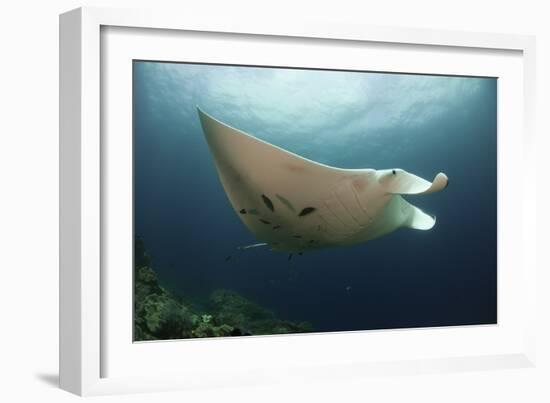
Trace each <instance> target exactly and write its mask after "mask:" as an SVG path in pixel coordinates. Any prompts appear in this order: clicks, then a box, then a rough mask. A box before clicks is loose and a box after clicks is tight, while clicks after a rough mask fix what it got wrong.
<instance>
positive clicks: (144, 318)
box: [133, 61, 497, 341]
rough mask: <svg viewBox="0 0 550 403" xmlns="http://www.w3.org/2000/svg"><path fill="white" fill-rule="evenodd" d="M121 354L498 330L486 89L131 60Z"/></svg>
mask: <svg viewBox="0 0 550 403" xmlns="http://www.w3.org/2000/svg"><path fill="white" fill-rule="evenodd" d="M133 153H134V167H133V168H134V178H133V181H134V183H133V185H134V206H133V207H134V234H135V248H134V341H146V340H168V339H189V338H202V337H234V336H257V335H277V334H290V333H308V332H315V333H319V332H337V331H365V330H375V329H400V328H418V327H437V326H458V325H483V324H495V323H497V79H496V78H487V77H462V76H460V77H459V76H441V75H420V74H398V73H383V72H362V71H335V70H321V69H318V70H317V69H299V68H282V67H252V66H232V65H212V64H197V63H170V62H157V61H134V62H133Z"/></svg>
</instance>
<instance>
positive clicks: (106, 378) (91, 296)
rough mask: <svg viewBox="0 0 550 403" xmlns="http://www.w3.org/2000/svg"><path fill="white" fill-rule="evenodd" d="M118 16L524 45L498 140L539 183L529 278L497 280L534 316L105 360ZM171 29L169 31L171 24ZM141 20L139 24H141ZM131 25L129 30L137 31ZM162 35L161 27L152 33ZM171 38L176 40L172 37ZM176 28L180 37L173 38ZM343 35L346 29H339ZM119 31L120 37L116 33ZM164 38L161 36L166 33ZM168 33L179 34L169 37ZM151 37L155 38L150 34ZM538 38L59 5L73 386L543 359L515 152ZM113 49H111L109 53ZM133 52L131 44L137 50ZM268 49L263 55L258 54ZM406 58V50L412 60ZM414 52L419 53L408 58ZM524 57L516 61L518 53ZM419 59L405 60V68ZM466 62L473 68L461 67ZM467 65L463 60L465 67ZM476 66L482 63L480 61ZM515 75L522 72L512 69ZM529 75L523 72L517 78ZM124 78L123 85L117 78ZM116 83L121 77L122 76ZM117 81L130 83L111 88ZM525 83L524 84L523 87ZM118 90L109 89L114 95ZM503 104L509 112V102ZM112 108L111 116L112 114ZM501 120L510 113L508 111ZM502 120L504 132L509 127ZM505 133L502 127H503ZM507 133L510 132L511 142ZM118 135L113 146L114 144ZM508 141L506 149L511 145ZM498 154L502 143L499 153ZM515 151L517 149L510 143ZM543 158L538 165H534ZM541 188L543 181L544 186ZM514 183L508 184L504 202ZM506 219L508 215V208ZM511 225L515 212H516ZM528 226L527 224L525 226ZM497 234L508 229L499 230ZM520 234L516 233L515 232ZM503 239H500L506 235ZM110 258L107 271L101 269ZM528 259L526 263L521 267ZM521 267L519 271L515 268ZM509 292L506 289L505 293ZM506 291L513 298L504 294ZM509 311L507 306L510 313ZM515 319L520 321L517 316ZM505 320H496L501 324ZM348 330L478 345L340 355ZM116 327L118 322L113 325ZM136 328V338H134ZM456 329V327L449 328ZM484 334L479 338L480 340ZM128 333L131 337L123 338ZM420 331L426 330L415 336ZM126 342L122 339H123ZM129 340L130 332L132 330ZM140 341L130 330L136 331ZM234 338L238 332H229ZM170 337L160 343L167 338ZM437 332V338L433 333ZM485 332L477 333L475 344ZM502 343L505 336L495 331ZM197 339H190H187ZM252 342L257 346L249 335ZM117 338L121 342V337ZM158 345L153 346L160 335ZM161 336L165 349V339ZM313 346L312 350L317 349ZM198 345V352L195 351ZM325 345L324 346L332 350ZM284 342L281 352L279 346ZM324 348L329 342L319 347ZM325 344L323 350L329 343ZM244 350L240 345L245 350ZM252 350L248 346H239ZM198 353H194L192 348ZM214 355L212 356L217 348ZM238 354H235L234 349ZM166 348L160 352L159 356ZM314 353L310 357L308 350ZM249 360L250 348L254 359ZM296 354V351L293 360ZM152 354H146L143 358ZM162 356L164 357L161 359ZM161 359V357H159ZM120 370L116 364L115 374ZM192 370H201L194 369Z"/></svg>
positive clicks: (258, 29) (522, 150) (202, 382)
mask: <svg viewBox="0 0 550 403" xmlns="http://www.w3.org/2000/svg"><path fill="white" fill-rule="evenodd" d="M109 27H118V29H124V28H128V29H148V30H151V29H155V30H157V32H183V33H184V32H194V33H195V35H197V33H199V35H200V33H205V34H206V33H218V34H219V36H223V35H237V36H239V35H240V36H243V37H245V36H246V37H254V38H255V40H257V41H261V40H262V39H271V40H273V39H275V40H276V39H277V38H284V39H285V40H290V41H307V40H328V41H333V42H331V43H332V45H331V46H334V47H336V48H337V47H338V46H341V45H339V44H345V43H356V44H362V43H377V44H380V45H381V46H385V45H387V46H390V45H399V46H401V47H407V46H411V47H420V48H421V49H422V51H424V50H426V49H428V50H430V49H435V50H438V51H446V50H449V49H450V50H466V51H468V52H471V53H475V54H478V55H483V54H485V53H491V52H497V53H498V52H514V54H515V56H514V57H515V59H514V60H515V61H514V62H512V65H516V66H517V63H518V62H519V64H520V65H521V76H520V77H519V78H518V77H516V76H517V71H519V70H514V69H513V68H512V70H511V71H512V73H510V74H511V77H512V76H513V77H512V78H511V80H512V81H511V83H512V84H514V83H515V84H517V87H514V88H516V90H517V89H519V90H521V89H522V90H523V92H522V94H523V96H520V98H521V99H520V100H519V101H517V100H516V101H517V102H520V104H521V107H522V108H521V114H520V116H519V117H516V118H517V119H519V120H518V121H516V123H518V122H519V124H520V125H519V132H520V133H516V134H515V135H514V134H513V133H512V134H510V135H509V136H508V135H507V137H506V138H505V139H504V141H502V142H501V141H500V140H501V138H500V137H499V147H501V146H502V147H504V151H502V152H503V153H508V152H510V151H512V150H514V149H515V150H518V151H519V152H518V153H517V155H516V157H514V158H513V159H510V160H508V159H504V161H505V166H504V167H503V169H502V170H501V169H499V183H501V181H507V180H514V181H520V183H519V184H518V186H521V188H524V189H530V191H529V192H519V193H518V194H517V196H515V199H514V201H513V202H514V203H516V204H515V205H516V206H520V208H521V214H520V215H519V217H518V218H517V220H516V222H515V224H513V225H514V226H510V227H506V226H505V227H504V229H503V231H505V233H504V235H505V236H504V242H505V241H506V239H507V238H506V234H508V232H510V231H514V232H516V236H519V237H520V238H521V240H522V242H519V243H516V249H515V250H514V251H513V252H510V253H513V256H511V258H513V259H514V261H515V262H516V263H518V265H519V266H520V271H519V272H518V276H520V277H521V278H522V281H521V282H515V285H513V282H512V281H510V282H509V283H506V284H508V285H506V284H504V285H503V284H499V309H500V307H501V306H505V307H506V306H509V305H506V304H505V303H503V304H501V303H502V302H503V300H501V299H500V291H501V287H508V288H504V289H505V290H506V291H508V290H509V289H511V288H510V287H515V288H514V296H515V298H521V300H522V301H523V303H522V304H521V305H520V306H519V307H518V308H517V312H516V314H517V315H521V316H522V318H524V320H522V321H521V323H520V322H519V321H515V322H514V323H513V325H511V327H512V328H513V329H512V330H510V331H508V330H506V326H504V330H506V332H505V331H504V330H503V327H502V326H501V327H500V328H498V327H496V328H484V329H471V328H468V329H464V328H463V327H455V328H447V329H443V330H440V331H438V332H439V333H437V334H435V333H433V334H432V333H428V332H426V331H424V333H418V331H414V330H412V331H400V332H392V331H387V332H377V333H375V335H374V336H373V333H372V332H370V333H368V334H367V333H362V332H353V334H350V335H342V334H336V335H331V336H327V337H324V338H322V339H320V338H319V337H318V336H314V335H300V336H276V337H259V338H253V339H250V340H248V341H246V343H248V344H247V348H249V349H251V350H250V351H254V353H249V354H250V355H258V354H260V353H261V352H262V351H267V350H272V351H274V352H275V353H276V354H274V356H273V360H271V361H270V360H267V361H266V362H265V363H264V366H263V367H262V371H261V372H259V371H257V369H258V368H257V367H254V366H253V365H254V364H253V363H252V361H250V362H251V364H250V365H251V366H249V367H247V366H246V365H243V367H242V368H237V369H235V367H234V366H231V367H224V366H222V365H220V366H218V368H219V370H217V371H209V370H208V365H206V366H205V368H204V369H203V370H202V372H201V371H198V372H196V373H193V374H190V373H186V366H187V367H188V366H189V363H190V361H191V362H192V361H193V360H195V361H196V362H197V364H198V361H199V358H197V354H199V353H197V352H200V351H202V350H204V349H208V348H209V347H211V346H212V344H211V343H217V344H216V346H217V347H216V349H217V351H218V353H219V354H222V355H223V354H227V353H228V350H229V349H239V348H243V347H242V346H243V345H242V343H240V344H239V342H237V341H235V343H233V340H231V341H229V340H200V341H195V342H194V344H193V346H192V349H188V352H189V354H190V355H188V356H186V357H187V359H186V360H182V362H183V363H182V364H173V363H170V365H166V367H169V370H167V371H166V372H165V373H160V374H158V375H157V376H153V375H151V374H147V373H146V372H144V373H140V372H139V371H138V372H137V373H133V372H131V371H129V369H128V368H125V367H124V366H119V367H117V370H116V371H111V370H107V367H106V364H105V363H106V362H107V361H109V360H110V359H111V358H110V356H111V355H113V357H114V356H115V355H116V354H113V353H112V351H113V350H114V349H113V348H108V346H112V345H113V341H112V340H111V336H109V335H108V332H106V329H105V327H106V326H110V323H111V322H109V320H107V319H106V318H108V317H109V315H110V309H111V305H110V304H109V303H107V301H108V299H107V296H108V294H109V291H108V290H107V288H108V287H106V286H105V279H111V277H109V275H108V273H105V271H104V270H105V267H108V264H106V260H105V259H106V257H105V251H106V250H107V249H108V248H107V246H108V245H106V244H105V240H104V238H105V237H104V232H103V231H104V228H105V227H108V222H106V221H105V220H108V219H109V218H108V216H107V217H106V215H105V211H103V212H102V209H104V207H105V205H104V198H105V194H103V193H105V190H106V189H109V188H108V187H107V186H106V184H105V183H106V182H107V179H108V178H109V175H110V174H111V172H110V171H109V169H107V167H108V166H110V165H106V160H107V159H108V157H106V155H105V154H106V153H105V148H104V147H105V145H106V144H110V143H109V141H105V139H102V133H103V132H105V131H108V127H107V126H108V124H107V123H105V121H104V120H105V116H107V115H108V112H109V111H108V110H107V111H105V110H103V109H102V108H104V107H105V106H104V104H103V101H104V99H103V98H102V94H105V93H108V92H109V91H111V90H112V89H111V88H106V87H105V86H110V84H109V81H107V82H105V81H103V80H102V74H103V70H102V68H103V64H102V62H104V61H102V60H101V58H102V57H105V56H106V55H107V56H108V55H109V53H104V49H102V46H105V42H103V40H104V38H103V39H102V31H105V29H107V30H108V29H109ZM168 30H170V31H168ZM136 32H137V31H136ZM130 35H131V33H130ZM155 40H157V41H161V39H160V38H157V39H152V41H155ZM171 40H174V39H173V38H172V39H171ZM175 40H177V38H176V39H175ZM335 40H337V41H335ZM113 43H114V42H113ZM159 43H160V42H159ZM166 43H167V44H168V45H169V44H170V43H171V42H166ZM143 46H145V45H143ZM534 49H535V42H534V38H533V37H530V36H520V35H505V34H488V33H468V32H456V31H443V30H437V31H429V30H417V29H406V28H384V27H368V26H357V25H344V24H332V23H326V22H319V21H292V20H289V21H286V22H281V21H269V20H268V19H266V20H263V21H249V20H244V19H243V20H236V19H234V18H233V19H231V20H219V21H216V20H212V19H201V18H196V16H192V15H181V14H178V15H175V14H171V13H168V12H153V11H150V10H117V9H104V8H80V9H77V10H73V11H70V12H68V13H65V14H63V15H61V17H60V385H61V387H62V388H63V389H66V390H68V391H71V392H73V393H76V394H79V395H96V394H112V393H130V392H139V391H159V390H170V389H182V388H190V387H211V386H215V385H239V386H243V385H249V384H256V383H262V382H264V383H265V382H281V381H289V382H291V381H292V380H295V379H305V378H309V379H334V378H339V379H342V378H344V377H357V376H368V375H369V374H374V373H376V374H380V373H387V374H403V373H419V372H443V371H457V370H460V371H464V370H475V369H481V368H510V367H515V368H518V367H528V366H532V365H534V362H535V346H534V337H535V334H534V327H535V317H534V312H535V288H536V287H535V285H536V269H537V265H536V264H537V262H536V260H535V256H536V253H535V252H536V251H535V249H534V248H535V244H536V242H533V239H532V237H534V235H533V234H535V233H536V231H535V226H536V217H535V215H534V214H535V213H534V212H535V209H534V208H531V207H532V206H533V205H534V203H535V197H536V195H535V193H534V192H535V191H536V186H535V184H534V182H535V180H536V176H535V175H533V176H530V175H527V176H523V177H521V178H519V176H515V174H514V171H515V170H514V165H515V162H518V161H520V162H521V163H522V167H530V166H531V167H533V163H534V159H533V158H531V156H532V155H533V153H534V150H535V145H536V144H535V134H534V101H535V99H534V90H535V71H534V69H535V62H534V57H535V54H534V52H535V50H534ZM102 55H103V56H102ZM127 57H131V55H129V56H127ZM256 57H259V56H256ZM402 62H403V61H401V63H402ZM410 63H412V61H410ZM514 63H515V64H514ZM415 68H416V69H418V68H421V67H414V66H412V64H411V65H410V66H403V71H409V70H414V69H415ZM461 68H467V66H466V67H461ZM476 68H477V69H480V70H475V71H491V67H485V66H483V61H481V62H480V63H479V66H478V67H476ZM434 69H441V71H440V73H449V72H453V71H454V70H453V71H451V70H446V69H445V67H444V64H442V65H441V66H440V67H434ZM461 71H462V70H461ZM472 71H474V70H472ZM514 77H515V78H514ZM518 80H519V82H515V81H518ZM113 88H114V85H113ZM117 88H118V87H117ZM113 91H115V92H116V91H121V90H120V89H118V90H113ZM520 92H521V91H520ZM110 102H111V101H110ZM499 112H502V111H501V110H500V109H499ZM102 119H103V120H102ZM499 123H500V120H499ZM501 129H503V128H502V127H500V128H499V132H505V130H501ZM499 136H500V133H499ZM508 140H509V142H508ZM109 147H110V146H109ZM507 150H508V151H507ZM499 155H500V154H499ZM505 155H509V154H505ZM533 170H535V168H534V167H533ZM534 189H535V190H534ZM501 191H504V192H506V188H504V190H502V189H501V187H500V186H499V193H500V195H499V203H500V201H501V197H502V196H503V194H502V193H501ZM499 224H500V220H499ZM511 225H512V224H511ZM517 232H519V234H518V233H517ZM499 235H501V234H500V232H499ZM508 235H510V234H508ZM500 246H501V243H499V247H500ZM102 270H103V271H102ZM518 270H519V269H518ZM510 279H512V277H510ZM514 296H512V297H510V292H505V293H504V297H503V298H514ZM504 302H506V301H504ZM501 314H506V312H504V313H502V312H500V311H499V317H502V316H501ZM516 322H517V323H516ZM111 327H112V326H111ZM495 329H496V330H495ZM110 331H111V333H113V332H115V333H117V334H122V333H124V331H125V330H118V329H111V330H110ZM343 337H346V339H345V342H346V343H350V345H355V346H358V345H360V343H362V341H363V342H364V341H365V340H366V337H370V339H369V342H370V341H372V340H374V338H376V339H379V340H382V343H384V340H389V339H391V340H393V342H395V343H402V342H405V343H406V342H407V340H409V341H411V340H416V339H422V338H429V339H430V340H438V339H439V338H443V337H449V338H453V337H454V338H457V337H459V338H464V340H468V341H467V342H466V344H468V343H469V344H468V346H469V347H471V348H469V349H465V350H464V351H458V350H456V351H452V352H450V351H446V350H445V349H444V348H442V349H439V350H437V351H436V350H433V351H426V352H425V353H426V354H424V355H417V356H407V355H405V354H404V353H403V352H402V351H400V350H399V349H396V351H395V354H392V356H391V357H390V356H388V357H384V356H381V357H378V358H377V359H376V360H366V359H363V358H362V357H361V355H360V354H359V355H358V356H357V357H354V359H350V360H347V361H346V360H343V361H341V360H339V359H338V356H337V355H331V354H330V353H329V352H328V351H334V350H335V346H338V345H340V344H341V343H342V341H343V340H344V339H343ZM494 337H497V338H499V337H502V338H503V339H504V338H513V340H511V341H510V342H508V341H507V342H506V343H503V344H502V346H501V347H499V349H498V350H497V349H495V350H489V349H486V347H484V346H485V345H484V344H483V343H482V342H481V340H482V339H483V338H486V339H487V340H489V339H491V338H494ZM115 339H116V334H115ZM124 340H126V339H124ZM448 340H451V339H448ZM476 340H480V343H476ZM123 342H124V341H123ZM415 342H416V341H415ZM115 343H116V340H115ZM124 343H125V342H124ZM128 343H130V344H131V340H128ZM230 343H231V344H230ZM161 344H162V346H160V345H161ZM435 344H437V342H436V343H435ZM476 344H479V345H477V346H475V345H476ZM495 344H498V343H495ZM188 346H189V345H188ZM251 346H252V347H251ZM115 347H116V348H117V349H116V350H117V351H118V350H119V347H124V346H121V345H115ZM127 347H129V348H128V349H124V348H120V350H124V351H125V353H124V354H127V355H120V354H118V356H117V357H115V358H113V361H116V360H119V361H122V360H125V361H128V362H132V357H131V355H132V354H142V353H143V354H145V355H147V352H142V351H134V350H135V349H134V350H133V349H132V348H130V347H131V346H127ZM151 348H153V347H151ZM154 348H155V349H156V350H155V356H159V357H163V354H164V355H166V354H172V355H173V354H177V351H178V350H177V349H180V348H181V344H178V343H177V342H176V343H174V342H170V343H168V342H162V343H157V347H154ZM161 348H162V351H160V349H161ZM308 348H309V350H308ZM280 349H285V350H286V351H288V349H290V351H292V349H294V350H298V349H300V350H301V351H306V353H304V354H303V355H302V356H296V357H297V358H296V359H295V360H294V361H292V360H286V361H285V360H284V359H281V360H279V361H275V358H276V356H281V354H280V351H282V350H280ZM192 350H193V351H195V356H193V355H192V352H193V351H192ZM323 350H325V351H323ZM277 352H279V353H277ZM316 352H317V353H319V354H316ZM321 352H322V353H321ZM239 354H242V350H241V351H240V352H239ZM241 356H242V355H241ZM192 357H194V358H192ZM203 357H206V361H208V360H209V359H210V358H209V357H208V356H203ZM228 357H230V356H228ZM163 359H164V360H165V358H160V360H163ZM308 360H309V361H308ZM245 361H246V360H245ZM291 361H292V362H291ZM144 362H146V361H144ZM160 362H162V361H160ZM157 364H158V361H157ZM113 374H114V375H113ZM191 375H194V376H191Z"/></svg>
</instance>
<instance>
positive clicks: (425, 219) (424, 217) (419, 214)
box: [405, 205, 436, 231]
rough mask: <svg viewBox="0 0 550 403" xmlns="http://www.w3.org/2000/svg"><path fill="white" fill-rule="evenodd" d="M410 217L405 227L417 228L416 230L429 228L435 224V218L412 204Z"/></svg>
mask: <svg viewBox="0 0 550 403" xmlns="http://www.w3.org/2000/svg"><path fill="white" fill-rule="evenodd" d="M411 207H412V210H411V213H410V217H409V219H408V220H407V222H406V223H405V226H406V227H409V228H413V229H418V230H423V231H426V230H429V229H432V228H433V226H434V225H435V222H436V218H435V216H434V217H432V216H431V215H429V214H426V213H424V212H423V211H422V210H420V209H419V208H418V207H415V206H412V205H411Z"/></svg>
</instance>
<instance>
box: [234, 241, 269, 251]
mask: <svg viewBox="0 0 550 403" xmlns="http://www.w3.org/2000/svg"><path fill="white" fill-rule="evenodd" d="M260 246H267V243H265V242H262V243H253V244H252V245H246V246H239V247H237V249H238V250H245V249H250V248H259V247H260Z"/></svg>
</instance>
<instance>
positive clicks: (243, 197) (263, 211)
mask: <svg viewBox="0 0 550 403" xmlns="http://www.w3.org/2000/svg"><path fill="white" fill-rule="evenodd" d="M197 110H198V114H199V118H200V122H201V125H202V129H203V132H204V135H205V137H206V141H207V143H208V146H209V149H210V152H211V154H212V157H213V159H214V162H215V165H216V169H217V172H218V175H219V178H220V181H221V183H222V185H223V188H224V190H225V193H226V194H227V197H228V199H229V201H230V203H231V205H232V206H233V209H234V210H235V213H236V214H237V215H238V216H239V218H240V219H241V221H242V222H243V224H244V225H245V226H246V227H247V228H248V229H249V230H250V232H252V234H253V235H254V236H255V238H256V239H257V240H258V241H260V243H256V244H253V245H249V246H247V247H244V248H243V249H246V248H249V247H256V246H263V245H269V246H270V247H271V248H272V249H273V250H276V251H285V252H290V253H291V255H290V256H289V259H290V257H291V256H292V253H300V254H301V253H303V252H304V251H309V250H314V249H322V248H329V247H335V246H342V245H353V244H358V243H361V242H366V241H369V240H372V239H375V238H379V237H381V236H383V235H386V234H389V233H391V232H393V231H395V230H396V229H398V228H401V227H408V228H413V229H416V230H429V229H431V228H432V227H433V226H434V225H435V222H436V219H435V217H434V216H431V215H429V214H426V213H425V212H423V211H422V210H420V209H419V208H418V207H415V206H413V205H412V204H410V203H409V202H408V201H406V200H405V199H404V198H403V197H402V195H424V194H430V193H434V192H437V191H440V190H442V189H444V188H446V187H447V185H448V183H449V180H448V178H447V176H446V175H445V174H444V173H438V174H437V175H436V176H435V178H434V180H433V181H432V182H429V181H427V180H425V179H422V178H420V177H418V176H416V175H413V174H411V173H409V172H406V171H404V170H403V169H398V168H394V169H382V170H375V169H342V168H336V167H332V166H328V165H324V164H321V163H318V162H315V161H311V160H309V159H307V158H304V157H301V156H299V155H297V154H294V153H292V152H289V151H287V150H284V149H282V148H280V147H277V146H275V145H273V144H270V143H268V142H265V141H263V140H260V139H258V138H255V137H253V136H251V135H250V134H247V133H245V132H243V131H241V130H238V129H235V128H233V127H231V126H229V125H227V124H225V123H223V122H221V121H219V120H217V119H215V118H214V117H212V116H210V115H209V114H207V113H205V112H204V111H202V110H201V109H200V108H199V107H197Z"/></svg>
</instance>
